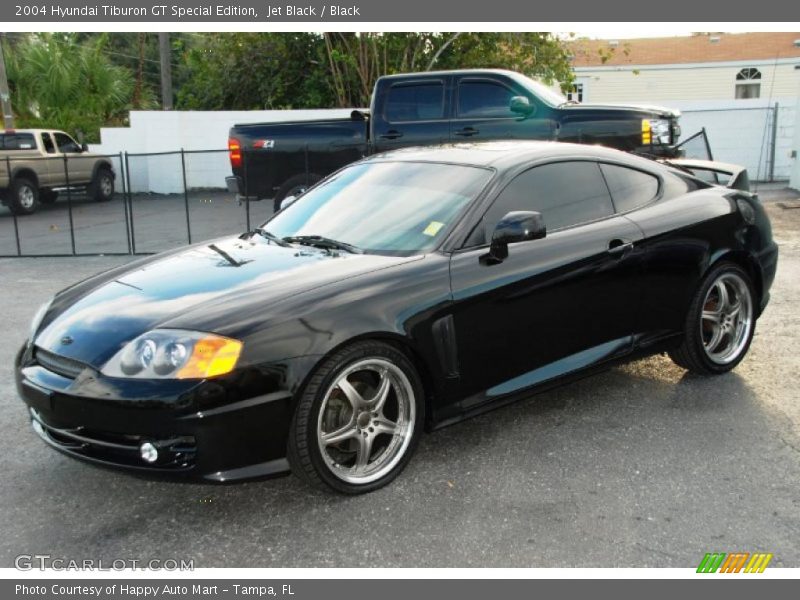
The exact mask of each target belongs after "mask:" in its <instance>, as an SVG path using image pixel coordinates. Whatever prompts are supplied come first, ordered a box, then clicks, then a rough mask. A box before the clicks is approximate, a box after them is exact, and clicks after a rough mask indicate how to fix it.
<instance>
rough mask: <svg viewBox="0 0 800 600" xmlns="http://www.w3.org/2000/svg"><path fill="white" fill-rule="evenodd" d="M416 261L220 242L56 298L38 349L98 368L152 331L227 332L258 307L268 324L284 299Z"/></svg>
mask: <svg viewBox="0 0 800 600" xmlns="http://www.w3.org/2000/svg"><path fill="white" fill-rule="evenodd" d="M416 258H419V257H389V256H377V255H372V254H347V253H344V252H342V253H338V252H328V251H325V250H320V249H317V248H312V247H308V246H293V247H283V246H278V245H276V244H274V243H270V242H267V241H266V240H264V239H263V238H261V237H260V236H255V237H252V238H247V239H242V238H236V237H233V238H225V239H221V240H215V241H214V242H212V243H206V244H201V245H196V246H191V247H189V248H186V249H184V250H182V251H179V252H173V253H171V254H169V255H165V256H163V257H156V258H155V259H154V260H149V261H145V262H144V263H140V264H136V265H134V266H132V267H130V268H128V269H117V270H115V271H113V272H112V274H111V275H109V276H108V277H105V278H104V277H102V276H101V277H100V278H99V279H98V281H99V283H95V285H82V286H77V287H78V291H77V292H76V291H73V290H66V291H65V292H63V293H62V294H61V295H57V296H56V298H55V300H54V302H53V304H52V307H51V309H50V311H49V312H48V314H47V315H46V316H45V319H44V320H43V325H42V326H41V327H40V329H39V332H38V333H37V335H36V336H35V344H36V346H37V347H39V348H43V349H45V350H48V351H50V352H53V353H56V354H59V355H61V356H66V357H68V358H72V359H75V360H79V361H81V362H84V363H86V364H90V365H92V366H95V367H98V368H99V367H101V366H102V365H103V364H105V362H106V361H108V360H109V359H110V358H111V357H112V356H113V355H114V354H115V353H116V352H117V351H118V350H119V349H120V348H122V347H123V346H124V345H125V344H126V343H128V342H129V341H131V340H132V339H134V338H136V337H137V336H139V335H141V334H142V333H145V332H146V331H149V330H150V329H154V328H156V327H161V326H163V327H184V328H191V326H192V323H193V322H195V321H196V322H198V323H201V324H202V330H203V331H216V332H220V329H219V328H218V327H215V324H219V325H220V327H222V326H223V325H224V326H227V327H228V328H230V323H231V321H232V320H233V321H235V320H236V319H237V316H238V315H240V314H242V313H243V312H246V311H245V310H243V309H245V308H247V307H251V306H253V305H254V304H257V305H258V306H259V307H261V306H263V313H262V312H261V309H260V312H259V314H263V316H264V318H267V317H268V316H269V313H270V306H271V305H275V303H277V302H280V301H281V300H283V299H286V298H289V297H295V296H297V295H298V294H302V293H305V292H308V291H311V290H313V289H316V288H319V287H321V286H324V285H328V284H331V283H335V282H337V281H342V280H343V279H348V278H351V277H356V276H358V275H362V274H365V273H369V272H372V271H375V270H379V269H383V268H387V267H391V266H394V265H397V264H401V263H404V262H408V261H411V260H415V259H416ZM93 281H94V280H93ZM193 316H194V317H196V319H193ZM210 316H211V318H210ZM215 316H216V318H215ZM223 332H224V331H223Z"/></svg>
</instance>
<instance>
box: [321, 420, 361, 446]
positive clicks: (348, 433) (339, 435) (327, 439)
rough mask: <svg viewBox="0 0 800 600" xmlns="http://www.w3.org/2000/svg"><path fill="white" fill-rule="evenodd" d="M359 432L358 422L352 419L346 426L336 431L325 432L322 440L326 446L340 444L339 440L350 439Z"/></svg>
mask: <svg viewBox="0 0 800 600" xmlns="http://www.w3.org/2000/svg"><path fill="white" fill-rule="evenodd" d="M357 434H358V430H357V429H356V424H355V422H354V421H353V420H352V419H351V420H350V422H349V423H348V424H347V425H345V426H344V427H341V428H339V429H337V430H336V431H332V432H330V433H323V434H322V442H323V443H324V444H325V445H326V446H330V445H332V444H338V443H339V442H343V441H345V440H349V439H350V438H353V437H355V436H356V435H357Z"/></svg>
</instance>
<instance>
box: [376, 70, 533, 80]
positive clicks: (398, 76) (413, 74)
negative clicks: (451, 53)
mask: <svg viewBox="0 0 800 600" xmlns="http://www.w3.org/2000/svg"><path fill="white" fill-rule="evenodd" d="M482 74H485V75H491V74H494V75H512V76H519V75H520V74H519V73H517V72H516V71H510V70H508V69H452V70H446V71H424V72H421V73H420V72H419V71H409V72H408V73H395V74H393V75H382V76H381V79H408V78H409V77H427V76H431V77H437V76H438V77H444V76H446V75H482Z"/></svg>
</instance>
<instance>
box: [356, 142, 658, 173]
mask: <svg viewBox="0 0 800 600" xmlns="http://www.w3.org/2000/svg"><path fill="white" fill-rule="evenodd" d="M548 158H553V159H568V158H574V159H584V160H585V159H589V160H606V161H611V162H622V163H627V164H630V165H631V166H634V167H639V168H644V169H649V170H653V169H656V170H660V169H663V166H662V165H660V164H658V163H656V162H655V161H652V160H649V159H646V158H642V157H639V156H635V155H632V154H630V153H627V152H622V151H621V150H614V149H613V148H606V147H604V146H591V145H588V144H570V143H566V142H544V141H522V140H519V141H493V142H461V143H455V144H442V145H438V146H421V147H416V146H415V147H409V148H401V149H398V150H392V151H388V152H382V153H379V154H374V155H372V156H371V157H369V158H367V159H366V162H385V161H393V162H398V161H400V162H438V163H449V164H458V165H465V166H477V167H490V168H494V169H497V170H500V171H503V170H506V169H509V168H513V167H516V166H518V165H520V164H525V163H528V164H529V163H532V162H539V161H541V160H545V159H548Z"/></svg>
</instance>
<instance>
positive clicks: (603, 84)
mask: <svg viewBox="0 0 800 600" xmlns="http://www.w3.org/2000/svg"><path fill="white" fill-rule="evenodd" d="M570 45H571V54H572V56H573V66H574V69H575V76H576V85H575V89H574V90H573V92H572V94H571V97H572V99H574V100H578V101H580V102H613V103H624V102H636V103H648V104H660V105H664V106H668V107H671V108H678V109H680V110H681V111H682V113H683V116H682V118H681V127H682V129H683V133H684V135H683V139H685V138H687V137H688V136H690V135H691V134H693V133H695V132H697V131H699V130H700V129H701V128H703V127H704V128H705V129H706V131H707V134H708V137H709V141H710V143H711V149H712V152H713V154H714V158H715V159H718V160H724V161H729V162H734V163H739V164H744V165H746V166H747V167H748V170H749V171H750V174H751V177H752V178H753V179H759V180H767V179H777V180H787V179H789V178H790V175H791V174H792V172H793V171H797V170H798V165H797V162H798V160H800V159H798V158H797V154H798V148H797V147H796V142H795V141H794V139H795V121H796V118H795V115H796V113H797V105H798V99H800V33H793V32H788V33H784V32H779V33H740V34H726V33H710V34H697V35H693V36H688V37H671V38H648V39H633V40H576V41H574V42H571V44H570ZM793 154H794V156H793ZM798 185H800V184H798Z"/></svg>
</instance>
